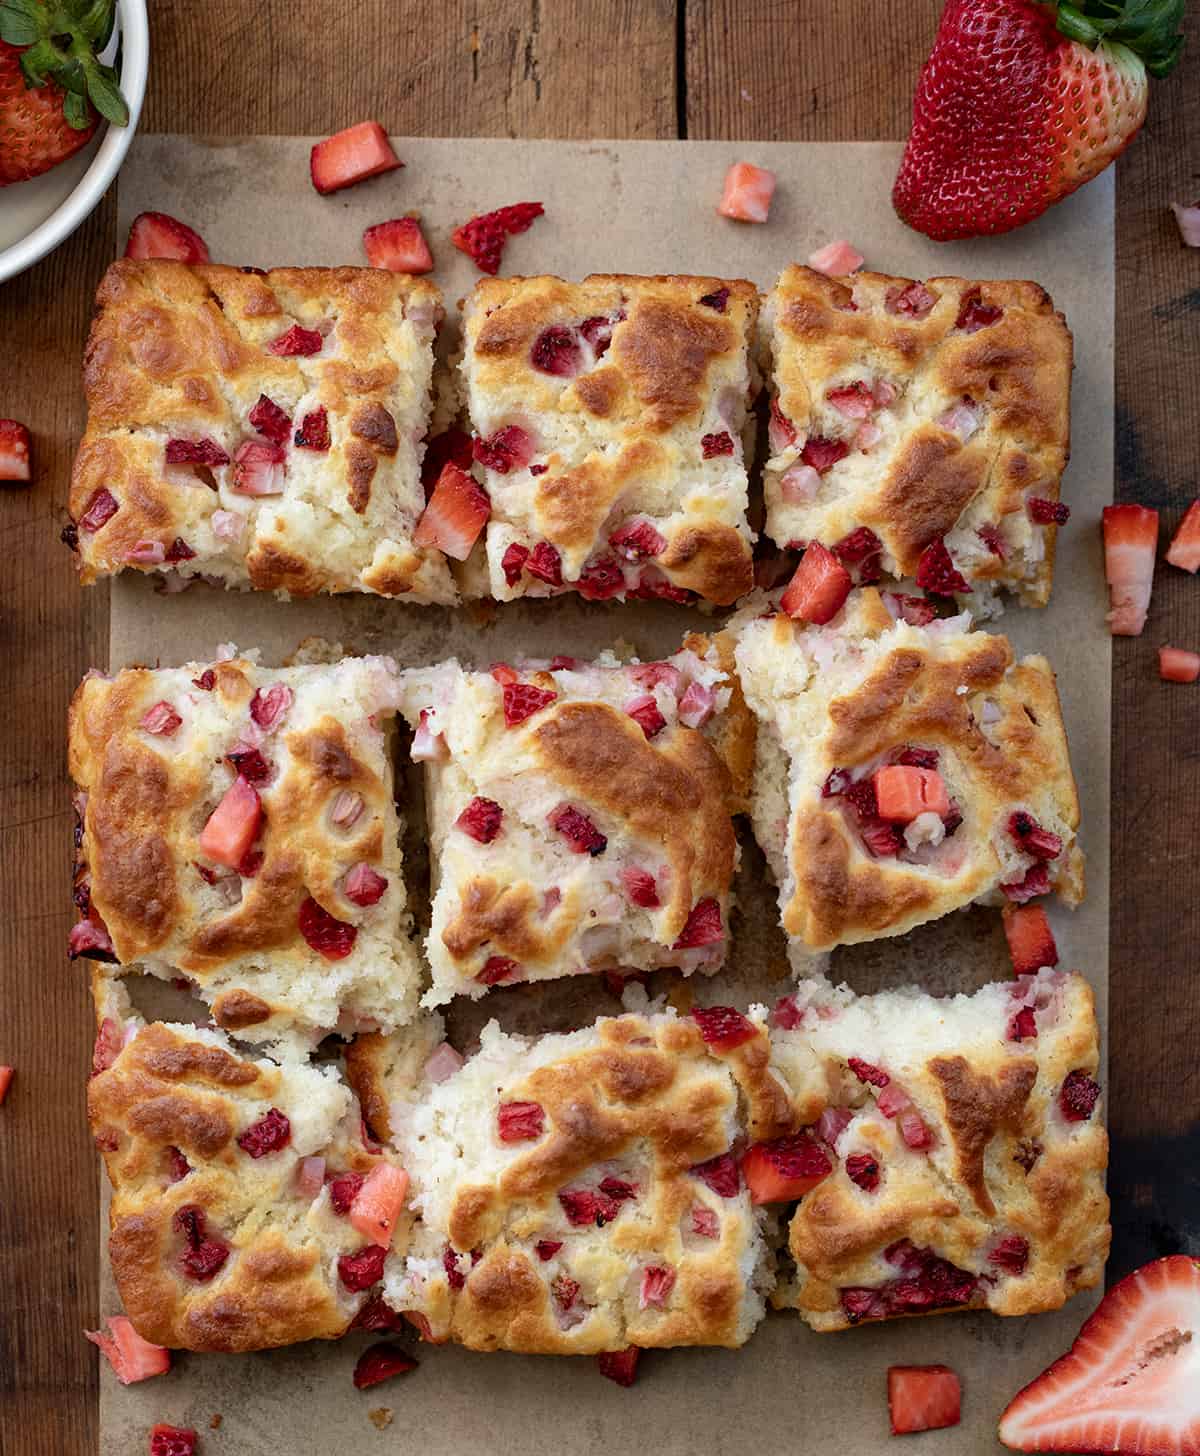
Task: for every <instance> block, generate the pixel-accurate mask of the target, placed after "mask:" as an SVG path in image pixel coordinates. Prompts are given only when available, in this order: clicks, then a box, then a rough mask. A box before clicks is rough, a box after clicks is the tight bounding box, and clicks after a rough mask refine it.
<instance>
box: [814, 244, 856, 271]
mask: <svg viewBox="0 0 1200 1456" xmlns="http://www.w3.org/2000/svg"><path fill="white" fill-rule="evenodd" d="M863 262H864V259H863V255H862V254H861V253H860V252H859V251H858V249H857V248H856V247H855V246H854V244H853V243H848V242H847V241H846V240H845V238H839V239H838V240H837V242H836V243H826V245H825V246H824V247H823V248H818V249H817V251H816V252H815V253H810V254H809V256H808V266H809V267H810V268H812V269H815V271H816V272H818V273H825V274H828V276H829V277H830V278H844V277H845V276H846V275H847V274H848V273H857V272H858V270H859V269H860V268H861V267H862V265H863Z"/></svg>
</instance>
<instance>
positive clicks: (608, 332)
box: [579, 300, 703, 359]
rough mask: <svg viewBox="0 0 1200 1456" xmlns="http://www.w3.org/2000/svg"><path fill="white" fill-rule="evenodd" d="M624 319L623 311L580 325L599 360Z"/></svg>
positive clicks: (588, 320) (589, 320)
mask: <svg viewBox="0 0 1200 1456" xmlns="http://www.w3.org/2000/svg"><path fill="white" fill-rule="evenodd" d="M701 302H703V300H701ZM624 319H625V310H624V309H621V310H620V311H619V312H618V313H617V314H616V315H615V316H614V317H613V318H605V317H602V316H601V315H599V314H595V315H593V316H592V317H591V318H585V319H584V320H583V322H582V323H581V324H580V325H579V332H580V333H581V334H582V335H583V337H584V338H585V339H586V340H587V341H588V343H589V344H590V345H591V346H592V353H593V354H594V355H595V356H596V358H597V359H603V358H604V356H605V354H607V353H608V350H609V346H610V345H611V343H612V336H613V330H614V329H615V328H616V326H617V324H619V323H623V322H624Z"/></svg>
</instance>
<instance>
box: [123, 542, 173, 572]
mask: <svg viewBox="0 0 1200 1456" xmlns="http://www.w3.org/2000/svg"><path fill="white" fill-rule="evenodd" d="M166 556H167V548H166V547H165V546H164V545H163V543H162V542H161V541H135V542H134V543H133V545H132V546H131V547H130V548H129V550H128V551H126V553H125V560H126V561H131V562H136V563H137V565H139V566H161V565H162V563H163V562H164V561H165V560H166Z"/></svg>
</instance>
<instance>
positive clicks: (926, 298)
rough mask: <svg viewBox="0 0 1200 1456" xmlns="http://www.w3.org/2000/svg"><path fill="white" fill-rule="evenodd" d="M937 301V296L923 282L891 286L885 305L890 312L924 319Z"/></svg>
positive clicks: (884, 301)
mask: <svg viewBox="0 0 1200 1456" xmlns="http://www.w3.org/2000/svg"><path fill="white" fill-rule="evenodd" d="M936 302H937V298H936V297H935V296H934V295H933V294H932V293H930V291H929V289H928V288H926V287H925V285H924V284H923V283H910V284H908V285H907V286H906V287H904V288H889V289H888V291H887V295H886V297H885V298H884V300H883V306H884V308H885V309H886V310H887V311H888V313H898V314H901V315H903V316H904V317H906V318H912V319H923V318H924V317H925V316H926V315H927V314H928V313H929V311H930V310H931V309H932V308H933V306H934V304H935V303H936Z"/></svg>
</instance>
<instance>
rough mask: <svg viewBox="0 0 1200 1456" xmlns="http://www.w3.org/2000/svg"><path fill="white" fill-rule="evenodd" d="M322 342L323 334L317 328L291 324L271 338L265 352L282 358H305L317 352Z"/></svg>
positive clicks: (323, 340)
mask: <svg viewBox="0 0 1200 1456" xmlns="http://www.w3.org/2000/svg"><path fill="white" fill-rule="evenodd" d="M324 343H325V336H324V335H323V334H322V333H321V331H320V330H319V329H303V328H301V327H300V325H299V324H293V325H292V326H291V328H290V329H288V330H287V332H286V333H283V334H280V335H279V337H278V338H277V339H272V340H271V342H270V343H269V344H268V345H267V353H268V354H276V355H278V356H279V357H280V358H283V359H291V358H307V357H308V356H310V355H312V354H319V353H320V352H321V349H322V347H323V346H324Z"/></svg>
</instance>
